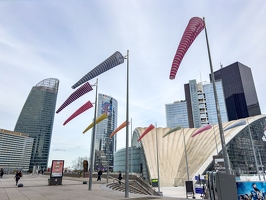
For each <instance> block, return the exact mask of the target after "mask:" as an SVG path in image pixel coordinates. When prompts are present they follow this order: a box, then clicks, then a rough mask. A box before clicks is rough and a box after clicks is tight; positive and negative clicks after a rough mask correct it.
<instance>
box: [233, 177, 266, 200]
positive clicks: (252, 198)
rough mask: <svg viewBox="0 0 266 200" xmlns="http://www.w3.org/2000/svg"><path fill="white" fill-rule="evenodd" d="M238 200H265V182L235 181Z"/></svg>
mask: <svg viewBox="0 0 266 200" xmlns="http://www.w3.org/2000/svg"><path fill="white" fill-rule="evenodd" d="M236 186H237V194H238V199H239V200H242V199H247V200H260V199H262V200H265V199H266V182H262V181H245V182H244V181H243V182H240V181H237V182H236Z"/></svg>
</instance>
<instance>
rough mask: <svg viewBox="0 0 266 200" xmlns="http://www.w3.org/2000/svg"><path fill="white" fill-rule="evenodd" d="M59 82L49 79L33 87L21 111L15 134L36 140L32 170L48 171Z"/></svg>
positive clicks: (31, 162)
mask: <svg viewBox="0 0 266 200" xmlns="http://www.w3.org/2000/svg"><path fill="white" fill-rule="evenodd" d="M58 87H59V80H58V79H56V78H48V79H44V80H42V81H41V82H39V83H38V84H37V85H36V86H34V87H32V89H31V91H30V93H29V95H28V98H27V100H26V102H25V104H24V106H23V108H22V110H21V113H20V115H19V117H18V121H17V123H16V126H15V130H14V131H15V132H20V133H25V134H28V135H29V136H30V137H32V138H34V143H33V148H32V152H31V159H30V167H29V168H30V169H31V170H32V169H33V167H34V166H39V168H40V169H47V164H48V158H49V151H50V144H51V138H52V130H53V123H54V115H55V106H56V100H57V93H58Z"/></svg>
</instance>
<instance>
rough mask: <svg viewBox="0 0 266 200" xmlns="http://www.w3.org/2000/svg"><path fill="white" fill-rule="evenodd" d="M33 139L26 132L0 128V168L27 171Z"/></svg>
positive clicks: (9, 171) (10, 170) (11, 170)
mask: <svg viewBox="0 0 266 200" xmlns="http://www.w3.org/2000/svg"><path fill="white" fill-rule="evenodd" d="M33 141H34V139H33V138H31V137H29V135H27V134H24V133H18V132H14V131H9V130H5V129H0V168H3V169H4V171H5V172H6V173H12V172H13V171H14V170H23V171H28V170H29V166H30V158H31V151H32V146H33Z"/></svg>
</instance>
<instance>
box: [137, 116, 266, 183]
mask: <svg viewBox="0 0 266 200" xmlns="http://www.w3.org/2000/svg"><path fill="white" fill-rule="evenodd" d="M265 117H266V115H258V116H254V117H249V118H246V119H244V120H246V122H247V123H246V125H242V126H238V127H235V128H232V129H230V130H228V131H225V132H224V136H225V143H226V144H227V143H228V142H229V141H230V140H231V139H232V138H233V137H235V136H236V135H237V134H238V133H239V132H240V131H241V130H242V129H244V128H245V127H246V126H248V124H251V123H252V122H254V121H256V120H258V119H261V118H265ZM240 120H243V119H240ZM237 121H239V120H235V121H230V122H226V123H224V124H223V129H225V128H226V127H228V126H230V125H232V124H234V123H236V122H237ZM145 129H146V128H140V127H139V128H136V129H135V131H134V134H138V136H140V135H141V134H142V133H143V132H144V131H145ZM169 130H170V128H157V129H156V128H155V129H152V130H151V131H150V132H149V133H147V135H145V137H143V138H142V139H141V141H140V143H141V146H142V148H143V150H144V154H145V157H146V162H147V168H148V172H149V176H150V178H151V179H156V178H158V175H157V154H156V152H157V149H156V132H157V134H158V153H159V170H160V185H161V186H173V185H174V186H179V185H184V182H185V181H186V180H187V172H186V161H185V151H184V143H183V134H182V131H184V136H185V137H184V138H185V141H186V149H187V157H188V166H189V176H190V180H192V179H193V178H194V177H195V175H198V174H202V173H203V172H204V171H205V170H206V169H207V167H208V166H209V165H210V164H211V162H212V160H213V156H214V155H217V149H216V142H215V137H216V141H217V147H218V152H220V151H221V150H222V148H221V140H220V133H219V126H218V125H217V124H216V125H215V126H213V127H212V129H209V130H206V131H204V132H202V133H200V134H198V135H197V136H195V137H193V138H192V137H191V136H192V135H193V134H194V133H195V132H196V131H197V130H198V129H197V128H184V129H181V130H178V131H175V132H173V133H171V134H170V135H168V136H166V137H165V138H163V135H165V134H166V133H167V132H168V131H169ZM214 136H215V137H214ZM135 138H136V137H134V139H135ZM133 142H134V143H135V142H136V141H133Z"/></svg>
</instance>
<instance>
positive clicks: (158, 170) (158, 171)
mask: <svg viewBox="0 0 266 200" xmlns="http://www.w3.org/2000/svg"><path fill="white" fill-rule="evenodd" d="M155 128H156V151H157V173H158V193H159V194H160V193H161V191H160V169H159V155H158V133H157V122H155Z"/></svg>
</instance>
